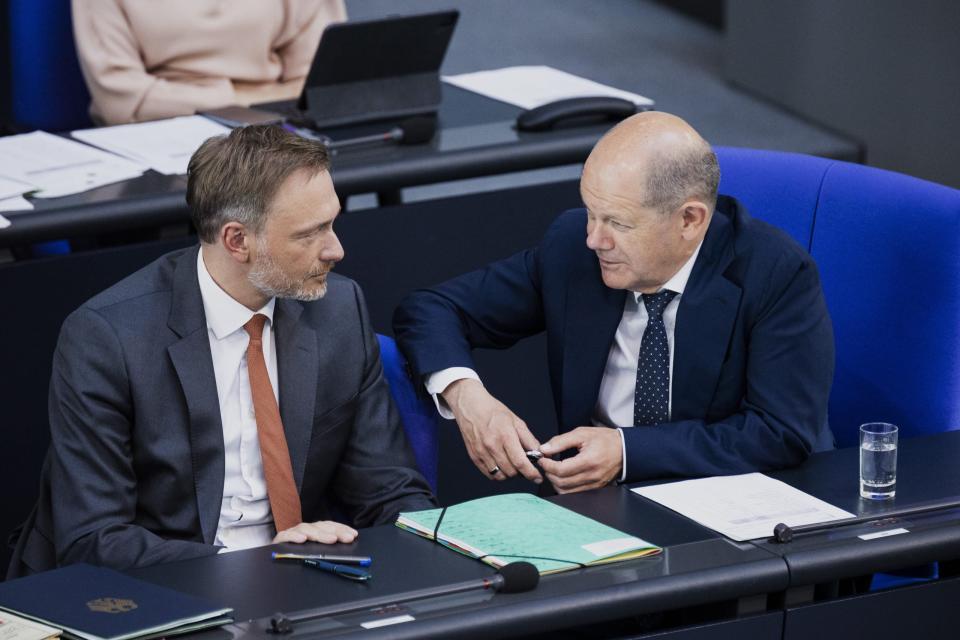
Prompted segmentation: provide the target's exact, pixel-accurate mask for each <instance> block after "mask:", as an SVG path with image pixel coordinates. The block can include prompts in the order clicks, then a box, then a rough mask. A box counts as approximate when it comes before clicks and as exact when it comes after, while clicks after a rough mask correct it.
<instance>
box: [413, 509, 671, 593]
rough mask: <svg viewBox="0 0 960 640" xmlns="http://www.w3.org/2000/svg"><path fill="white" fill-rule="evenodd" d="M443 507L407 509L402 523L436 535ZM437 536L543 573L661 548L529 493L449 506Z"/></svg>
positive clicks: (490, 559)
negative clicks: (533, 567) (532, 567)
mask: <svg viewBox="0 0 960 640" xmlns="http://www.w3.org/2000/svg"><path fill="white" fill-rule="evenodd" d="M442 511H444V510H443V509H428V510H426V511H414V512H411V513H401V514H400V515H399V516H398V517H397V521H396V525H397V526H398V527H400V528H401V529H404V530H406V531H410V532H412V533H415V534H417V535H419V536H422V537H424V538H428V539H430V540H433V539H434V531H435V530H437V521H438V520H439V519H440V515H441V512H442ZM437 541H438V542H440V543H441V544H443V545H445V546H447V547H450V548H451V549H453V550H454V551H457V552H459V553H463V554H465V555H468V556H470V557H472V558H477V559H478V560H481V561H483V562H486V563H487V564H489V565H492V566H494V567H498V568H499V567H502V566H503V565H505V564H509V563H510V562H515V561H526V562H530V563H532V564H533V565H534V566H536V567H537V569H538V570H539V571H540V573H541V574H548V573H558V572H560V571H569V570H571V569H576V568H579V567H581V566H592V565H598V564H605V563H608V562H619V561H621V560H630V559H633V558H640V557H644V556H650V555H654V554H657V553H660V551H662V549H661V548H660V547H657V546H656V545H653V544H650V543H649V542H647V541H645V540H642V539H640V538H637V537H635V536H631V535H628V534H626V533H624V532H622V531H618V530H617V529H614V528H613V527H608V526H607V525H605V524H602V523H600V522H597V521H596V520H593V519H591V518H588V517H586V516H583V515H580V514H579V513H576V512H574V511H570V510H569V509H565V508H564V507H561V506H559V505H557V504H554V503H552V502H549V501H547V500H544V499H542V498H538V497H537V496H534V495H531V494H527V493H508V494H504V495H498V496H490V497H487V498H479V499H477V500H470V501H468V502H463V503H460V504H457V505H453V506H451V507H447V509H446V511H445V512H444V513H443V519H442V520H441V521H440V527H439V530H437Z"/></svg>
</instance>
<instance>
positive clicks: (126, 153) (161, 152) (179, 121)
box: [71, 116, 230, 175]
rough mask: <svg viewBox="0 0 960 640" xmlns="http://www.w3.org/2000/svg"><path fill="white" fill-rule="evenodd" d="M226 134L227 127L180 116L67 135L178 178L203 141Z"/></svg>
mask: <svg viewBox="0 0 960 640" xmlns="http://www.w3.org/2000/svg"><path fill="white" fill-rule="evenodd" d="M229 132H230V129H229V127H225V126H223V125H220V124H217V123H216V122H213V121H212V120H208V119H207V118H204V117H203V116H182V117H179V118H170V119H168V120H157V121H155V122H140V123H137V124H121V125H117V126H115V127H100V128H98V129H83V130H81V131H74V132H73V133H72V134H71V135H72V136H73V137H74V138H76V139H77V140H82V141H84V142H86V143H87V144H92V145H94V146H95V147H100V148H101V149H106V150H107V151H110V152H112V153H116V154H118V155H121V156H123V157H125V158H130V159H131V160H134V161H136V162H139V163H141V164H144V165H146V166H148V167H150V168H151V169H153V170H154V171H159V172H160V173H163V174H166V175H181V174H185V173H186V172H187V164H188V163H189V162H190V156H192V155H193V152H194V151H196V150H197V148H198V147H199V146H200V145H201V144H203V142H204V140H206V139H207V138H210V137H212V136H218V135H221V134H224V133H229Z"/></svg>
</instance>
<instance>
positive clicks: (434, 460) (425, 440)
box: [377, 334, 440, 493]
mask: <svg viewBox="0 0 960 640" xmlns="http://www.w3.org/2000/svg"><path fill="white" fill-rule="evenodd" d="M377 340H379V341H380V358H381V360H383V374H384V376H385V377H386V379H387V384H388V385H389V386H390V395H391V396H393V402H394V404H396V406H397V410H398V411H399V412H400V420H401V421H402V422H403V430H404V432H406V434H407V440H409V441H410V446H411V447H412V448H413V454H414V456H415V457H416V459H417V466H419V467H420V473H422V474H423V476H424V477H425V478H426V479H427V482H429V483H430V486H431V487H432V488H433V491H434V493H436V491H437V464H438V458H439V440H438V439H437V424H438V422H439V420H440V416H439V414H438V413H437V409H436V407H434V406H433V403H432V402H431V401H430V400H429V399H428V398H426V397H425V396H424V395H423V394H419V393H417V391H416V388H415V387H414V383H413V381H412V380H410V377H409V374H408V370H407V365H406V361H405V360H404V358H403V355H402V354H401V353H400V350H399V349H397V343H396V342H394V341H393V338H388V337H387V336H383V335H380V334H377Z"/></svg>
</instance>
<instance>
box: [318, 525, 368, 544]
mask: <svg viewBox="0 0 960 640" xmlns="http://www.w3.org/2000/svg"><path fill="white" fill-rule="evenodd" d="M314 524H315V525H316V526H318V527H320V528H323V529H326V530H327V531H329V532H331V533H333V534H334V535H335V536H336V537H337V541H338V542H353V541H354V540H356V539H357V536H358V535H360V534H359V532H358V531H357V530H356V529H354V528H353V527H350V526H347V525H345V524H343V523H342V522H336V521H334V520H320V521H318V522H315V523H314Z"/></svg>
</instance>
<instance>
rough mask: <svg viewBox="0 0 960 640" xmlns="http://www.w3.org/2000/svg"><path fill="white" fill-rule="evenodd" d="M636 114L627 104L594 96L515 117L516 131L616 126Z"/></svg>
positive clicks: (557, 102) (552, 105)
mask: <svg viewBox="0 0 960 640" xmlns="http://www.w3.org/2000/svg"><path fill="white" fill-rule="evenodd" d="M636 112H637V105H636V104H634V103H633V102H631V101H630V100H624V99H623V98H613V97H609V96H597V97H590V98H567V99H565V100H557V101H556V102H550V103H547V104H544V105H541V106H539V107H536V108H534V109H528V110H526V111H524V112H522V113H520V114H519V115H518V116H517V130H518V131H546V130H547V129H552V128H554V127H555V126H557V125H564V126H572V125H580V124H586V123H587V122H591V123H592V122H604V121H612V122H619V121H620V120H623V119H624V118H626V117H628V116H631V115H633V114H634V113H636Z"/></svg>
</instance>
